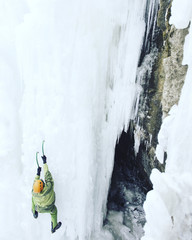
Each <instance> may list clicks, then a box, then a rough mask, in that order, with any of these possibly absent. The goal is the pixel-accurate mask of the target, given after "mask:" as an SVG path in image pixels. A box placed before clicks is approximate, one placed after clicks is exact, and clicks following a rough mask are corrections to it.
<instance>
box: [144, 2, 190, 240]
mask: <svg viewBox="0 0 192 240" xmlns="http://www.w3.org/2000/svg"><path fill="white" fill-rule="evenodd" d="M191 13H192V4H191V1H187V0H186V1H182V2H181V1H177V0H173V7H172V17H171V19H170V22H171V23H172V24H174V25H175V26H176V27H177V28H185V27H187V26H188V24H189V20H191V18H192V15H191ZM191 43H192V31H191V27H190V29H189V34H188V35H187V37H186V41H185V45H184V59H183V63H184V64H188V71H187V75H186V79H185V83H184V86H183V89H182V93H181V97H180V101H179V103H178V106H174V108H173V109H172V110H171V112H170V113H169V116H168V117H166V118H165V119H164V120H163V124H162V127H161V130H160V133H159V139H158V140H159V145H158V147H157V149H156V154H157V157H158V159H159V161H161V162H162V153H163V152H164V151H166V152H167V160H166V169H165V173H160V172H159V171H158V170H157V169H154V170H153V171H152V174H151V181H152V183H153V188H154V189H153V190H152V191H150V192H149V193H148V194H147V200H146V202H145V203H144V209H145V212H146V220H147V223H146V225H145V227H144V231H145V236H144V237H142V240H154V239H155V240H160V239H165V240H171V239H182V240H189V239H192V174H191V172H192V161H191V156H192V152H191V151H192V147H191V143H192V128H191V122H192V110H191V104H192V95H191V92H192V84H191V76H192V62H191V59H192V53H191V49H190V48H191Z"/></svg>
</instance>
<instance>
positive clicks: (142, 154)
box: [105, 0, 188, 239]
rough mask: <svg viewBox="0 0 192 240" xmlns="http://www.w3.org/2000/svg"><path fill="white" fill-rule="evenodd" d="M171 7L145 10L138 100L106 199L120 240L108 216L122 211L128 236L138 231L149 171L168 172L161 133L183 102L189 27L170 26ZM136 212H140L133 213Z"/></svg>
mask: <svg viewBox="0 0 192 240" xmlns="http://www.w3.org/2000/svg"><path fill="white" fill-rule="evenodd" d="M157 3H158V2H157ZM171 3H172V1H171V0H161V1H160V5H159V6H158V4H154V5H153V9H152V8H151V1H150V0H148V4H147V8H146V16H145V18H146V19H145V20H146V31H145V37H144V41H143V47H142V51H141V56H140V60H139V64H138V71H137V79H136V83H137V85H138V86H139V87H138V92H137V99H136V101H135V108H134V111H133V118H132V120H131V122H130V127H129V130H128V132H127V133H126V132H124V131H123V132H122V135H121V137H120V139H119V142H118V143H117V145H116V151H115V162H114V170H113V174H112V179H111V187H110V191H109V195H108V206H107V207H108V212H109V214H108V216H107V218H106V221H105V225H106V226H107V228H108V229H109V230H110V231H111V232H112V233H113V235H114V236H115V237H116V238H117V237H118V236H117V235H116V232H115V230H114V226H113V224H112V221H111V222H110V217H109V216H110V212H111V211H117V212H122V213H123V222H122V224H124V225H125V226H126V227H127V228H128V230H129V231H128V232H130V233H133V232H134V229H136V228H135V225H134V223H133V222H131V218H132V219H133V218H135V222H136V223H137V227H138V226H139V224H141V226H143V224H144V222H145V219H143V216H144V212H143V209H142V205H143V202H144V200H145V196H146V193H147V192H148V191H149V190H151V189H152V184H151V182H150V179H149V177H150V174H151V171H152V169H153V168H157V169H159V170H160V171H164V168H165V164H166V157H167V156H166V153H165V154H164V163H163V164H161V163H160V162H159V161H158V160H157V158H156V155H155V149H156V146H157V144H158V133H159V130H160V127H161V124H162V119H163V118H164V117H166V116H167V115H168V112H169V110H170V109H171V107H172V106H173V105H175V104H177V103H178V101H179V98H180V93H181V89H182V86H183V83H184V79H185V76H186V72H187V66H186V65H182V60H183V45H184V40H185V36H186V35H187V34H188V28H186V29H183V30H178V29H176V28H175V27H174V26H173V25H170V24H169V18H170V16H171ZM157 6H158V8H157ZM150 11H151V12H150ZM152 12H153V14H152ZM149 22H151V24H149ZM132 206H133V208H132ZM133 209H137V210H135V211H136V212H135V213H134V210H133ZM138 209H139V210H138ZM135 216H137V217H135ZM117 239H124V238H117ZM125 239H126V238H125ZM130 239H139V236H136V235H134V236H132V238H131V236H130Z"/></svg>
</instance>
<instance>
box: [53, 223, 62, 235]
mask: <svg viewBox="0 0 192 240" xmlns="http://www.w3.org/2000/svg"><path fill="white" fill-rule="evenodd" d="M61 224H62V223H61V222H58V223H57V225H56V226H55V227H54V228H53V223H52V222H51V232H52V233H54V232H55V231H56V230H57V229H59V228H60V227H61Z"/></svg>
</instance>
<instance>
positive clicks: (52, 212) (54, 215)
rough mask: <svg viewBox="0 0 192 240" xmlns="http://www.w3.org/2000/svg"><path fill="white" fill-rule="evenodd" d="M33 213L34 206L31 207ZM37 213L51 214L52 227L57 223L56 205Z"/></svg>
mask: <svg viewBox="0 0 192 240" xmlns="http://www.w3.org/2000/svg"><path fill="white" fill-rule="evenodd" d="M32 211H33V213H34V212H35V206H34V208H32ZM39 213H50V215H51V222H52V223H53V228H55V227H56V225H57V207H56V206H55V205H54V206H53V208H52V209H51V210H43V209H42V210H41V211H39Z"/></svg>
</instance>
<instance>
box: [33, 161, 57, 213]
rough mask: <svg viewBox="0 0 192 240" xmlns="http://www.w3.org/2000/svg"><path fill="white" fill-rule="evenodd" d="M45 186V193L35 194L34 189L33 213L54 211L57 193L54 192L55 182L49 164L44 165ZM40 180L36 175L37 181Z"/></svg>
mask: <svg viewBox="0 0 192 240" xmlns="http://www.w3.org/2000/svg"><path fill="white" fill-rule="evenodd" d="M43 169H44V177H45V186H44V188H43V191H42V192H40V193H34V192H33V189H32V210H33V212H34V211H35V210H37V212H40V213H43V212H49V211H51V210H52V209H53V207H54V204H55V192H54V189H53V188H54V181H53V178H52V176H51V173H50V171H49V169H48V166H47V164H46V163H45V164H43ZM38 179H40V176H38V175H36V177H35V181H36V180H38Z"/></svg>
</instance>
